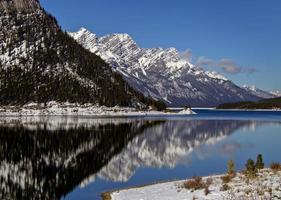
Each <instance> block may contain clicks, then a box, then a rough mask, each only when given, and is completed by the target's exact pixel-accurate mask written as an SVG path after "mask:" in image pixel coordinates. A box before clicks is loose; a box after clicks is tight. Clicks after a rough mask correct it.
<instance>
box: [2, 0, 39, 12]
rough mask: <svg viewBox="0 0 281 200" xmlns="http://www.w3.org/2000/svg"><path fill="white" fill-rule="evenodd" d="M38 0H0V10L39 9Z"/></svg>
mask: <svg viewBox="0 0 281 200" xmlns="http://www.w3.org/2000/svg"><path fill="white" fill-rule="evenodd" d="M39 8H40V5H39V1H38V0H1V1H0V10H1V11H2V12H3V11H6V12H12V11H16V12H24V11H25V12H27V11H35V10H36V9H39Z"/></svg>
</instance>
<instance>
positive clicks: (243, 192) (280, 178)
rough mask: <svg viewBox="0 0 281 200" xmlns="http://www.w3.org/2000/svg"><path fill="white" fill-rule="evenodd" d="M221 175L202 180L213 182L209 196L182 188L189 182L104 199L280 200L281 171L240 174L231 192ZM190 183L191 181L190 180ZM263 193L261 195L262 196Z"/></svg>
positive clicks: (126, 191)
mask: <svg viewBox="0 0 281 200" xmlns="http://www.w3.org/2000/svg"><path fill="white" fill-rule="evenodd" d="M222 176H225V174H222V175H214V176H206V177H203V178H202V181H207V180H208V179H211V180H212V183H211V185H210V186H209V193H208V194H207V195H206V194H205V191H204V189H198V190H194V189H186V188H184V187H183V185H184V182H185V181H187V180H176V181H168V182H160V183H155V184H150V185H145V186H140V187H132V188H129V189H122V190H115V191H112V192H106V193H104V194H103V195H106V198H104V199H106V200H107V199H110V200H171V199H173V200H187V199H197V200H207V199H208V200H227V199H229V200H230V199H280V198H281V171H277V172H274V171H273V170H271V169H263V170H261V171H260V172H258V177H257V178H256V179H253V180H250V181H247V179H246V178H245V175H244V174H242V173H237V175H236V176H235V177H234V178H233V179H232V180H231V181H230V182H229V183H227V185H228V187H229V188H228V189H227V190H222V188H223V185H225V183H224V182H223V181H222V179H221V177H222ZM189 180H191V179H189ZM261 194H262V195H261Z"/></svg>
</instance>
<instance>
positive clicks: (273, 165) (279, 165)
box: [270, 163, 281, 171]
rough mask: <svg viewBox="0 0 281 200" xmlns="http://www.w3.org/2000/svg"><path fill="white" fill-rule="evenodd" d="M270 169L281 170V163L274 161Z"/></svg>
mask: <svg viewBox="0 0 281 200" xmlns="http://www.w3.org/2000/svg"><path fill="white" fill-rule="evenodd" d="M270 169H272V170H273V171H281V164H280V163H272V164H271V165H270Z"/></svg>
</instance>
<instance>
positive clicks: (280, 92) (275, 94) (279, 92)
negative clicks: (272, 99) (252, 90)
mask: <svg viewBox="0 0 281 200" xmlns="http://www.w3.org/2000/svg"><path fill="white" fill-rule="evenodd" d="M270 93H271V94H272V95H274V96H276V97H281V91H272V92H270Z"/></svg>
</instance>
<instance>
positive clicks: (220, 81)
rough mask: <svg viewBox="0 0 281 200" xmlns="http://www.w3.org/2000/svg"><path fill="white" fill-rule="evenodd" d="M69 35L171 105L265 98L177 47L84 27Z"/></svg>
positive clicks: (138, 86)
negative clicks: (206, 68) (140, 42)
mask: <svg viewBox="0 0 281 200" xmlns="http://www.w3.org/2000/svg"><path fill="white" fill-rule="evenodd" d="M69 34H70V35H71V36H72V37H73V38H74V39H75V40H76V41H78V42H79V43H80V44H81V45H83V46H84V47H85V48H86V49H88V50H90V51H91V52H94V53H96V54H97V55H99V56H101V57H102V58H103V59H104V60H105V61H106V62H107V63H108V64H110V65H111V67H112V68H113V69H114V70H115V71H117V72H119V73H120V74H122V76H123V77H124V78H125V79H126V80H127V81H128V83H129V84H130V85H131V86H132V87H134V88H135V89H136V90H138V91H140V92H142V93H143V94H145V95H146V96H151V97H153V98H156V99H161V100H163V101H165V102H166V103H167V104H168V105H171V106H184V105H191V106H216V105H218V104H221V103H224V102H235V101H245V100H258V99H261V98H262V97H260V96H258V95H256V94H253V93H251V92H248V91H247V90H245V89H244V88H242V87H239V86H237V85H235V84H234V83H233V82H231V81H230V80H228V79H226V78H225V77H223V76H222V75H220V74H218V73H216V72H208V71H204V70H203V69H201V68H199V67H196V66H194V65H192V64H191V63H189V62H188V61H186V60H183V59H181V56H180V53H179V52H178V51H177V50H176V49H175V48H168V49H163V48H152V49H143V48H140V47H139V46H138V45H137V44H136V42H135V41H134V40H133V39H132V38H131V37H130V36H129V35H128V34H111V35H106V36H103V37H98V36H97V35H96V34H94V33H91V32H90V31H88V30H86V29H85V28H81V29H80V30H79V31H78V32H75V33H69Z"/></svg>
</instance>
